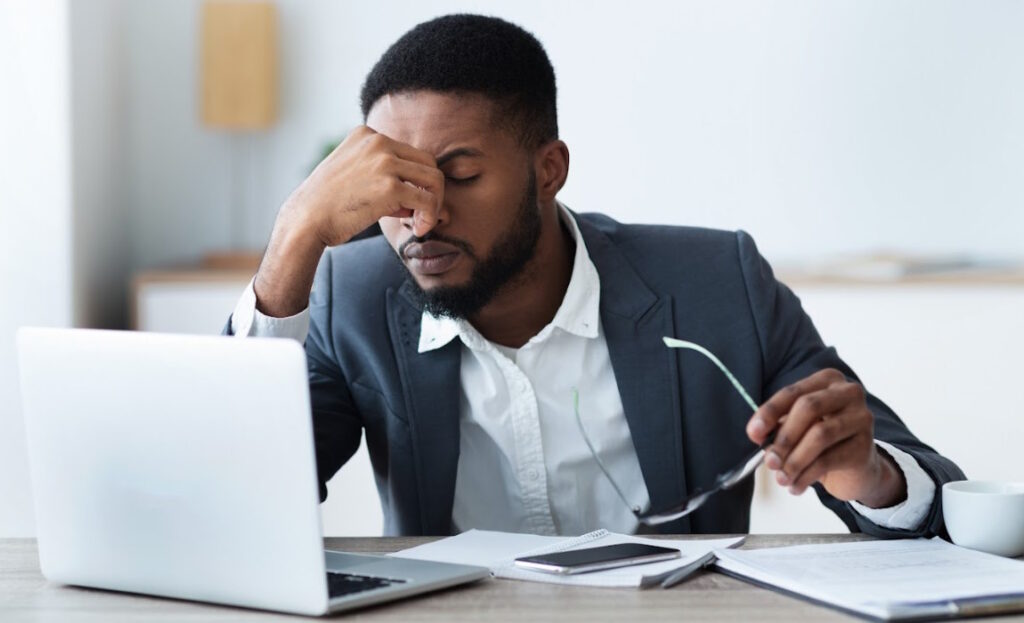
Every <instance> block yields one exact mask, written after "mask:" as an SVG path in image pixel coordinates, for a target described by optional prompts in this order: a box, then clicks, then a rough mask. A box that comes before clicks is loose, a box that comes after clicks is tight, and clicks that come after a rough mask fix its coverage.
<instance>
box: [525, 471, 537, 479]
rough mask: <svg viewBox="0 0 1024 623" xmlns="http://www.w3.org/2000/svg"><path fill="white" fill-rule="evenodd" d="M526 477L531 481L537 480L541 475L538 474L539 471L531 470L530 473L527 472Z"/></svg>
mask: <svg viewBox="0 0 1024 623" xmlns="http://www.w3.org/2000/svg"><path fill="white" fill-rule="evenodd" d="M526 477H527V478H529V479H530V480H537V478H539V477H540V473H539V472H537V470H535V469H531V470H529V471H528V472H526Z"/></svg>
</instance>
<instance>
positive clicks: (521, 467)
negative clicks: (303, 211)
mask: <svg viewBox="0 0 1024 623" xmlns="http://www.w3.org/2000/svg"><path fill="white" fill-rule="evenodd" d="M561 216H562V219H563V221H564V222H565V224H566V226H567V227H568V228H569V230H570V232H571V234H572V236H573V238H574V239H575V241H576V255H575V258H574V260H573V269H572V275H571V277H570V280H569V286H568V288H567V290H566V293H565V297H564V299H563V300H562V304H561V306H560V307H559V308H558V311H557V312H556V313H555V317H554V318H553V319H552V321H551V323H550V324H548V325H547V326H546V327H544V328H543V329H542V330H541V331H540V333H538V334H537V335H535V336H534V337H533V338H531V339H530V341H529V342H527V343H526V344H524V345H523V346H522V348H519V349H512V348H507V347H503V346H499V345H497V344H494V343H492V342H490V341H488V340H486V339H485V338H484V337H483V336H482V335H480V333H479V332H478V331H477V330H476V329H474V328H473V326H472V325H471V324H470V323H469V322H467V321H466V320H454V319H451V318H437V317H434V316H431V315H430V314H428V313H426V312H424V314H423V317H422V319H421V328H420V341H419V352H421V353H423V352H427V351H430V350H434V349H437V348H441V347H442V346H444V345H445V344H448V343H449V342H450V341H452V340H454V339H456V338H457V339H459V340H460V342H461V349H462V357H461V366H460V381H461V382H460V386H461V396H460V407H459V408H460V417H459V422H460V427H459V431H460V454H459V463H458V471H457V476H456V482H455V501H454V507H453V510H452V522H453V524H454V526H455V528H456V529H458V530H468V529H470V528H480V529H488V530H504V531H509V532H530V533H536V534H571V535H575V534H583V533H585V532H588V531H591V530H594V529H597V528H607V529H609V530H612V531H614V532H621V533H634V532H636V531H637V529H638V528H639V524H638V522H637V520H636V518H635V517H634V515H633V513H632V511H631V510H630V508H628V507H627V506H626V504H624V503H623V501H622V500H621V499H620V498H619V496H618V494H617V493H616V492H615V489H614V486H613V485H612V483H610V482H609V481H608V478H607V477H606V476H605V475H604V474H603V473H602V472H601V470H600V467H599V466H598V464H597V461H595V460H594V458H593V457H592V455H591V453H590V450H589V449H588V448H587V445H586V441H585V440H584V439H583V437H582V435H581V434H580V431H579V428H578V425H577V423H576V419H575V416H574V413H573V398H572V391H573V389H574V388H575V389H576V390H577V391H578V393H579V411H580V416H581V419H582V422H583V426H584V427H585V428H586V432H587V436H588V437H589V439H590V441H591V443H592V444H593V445H594V448H595V450H596V451H597V453H598V455H599V456H600V457H601V460H602V461H603V462H604V465H605V467H606V468H607V469H608V471H609V472H610V474H611V477H612V478H613V479H614V480H615V483H616V484H617V485H618V486H619V487H620V488H621V489H622V491H623V492H624V494H625V495H626V496H627V500H628V502H629V503H630V505H631V506H636V507H639V508H643V509H646V508H647V507H648V505H649V497H648V492H647V487H646V485H645V484H644V480H643V476H642V473H641V471H640V463H639V460H638V459H637V455H636V450H635V448H634V447H633V439H632V437H631V435H630V432H629V426H628V424H627V422H626V417H625V413H624V411H623V407H622V400H621V397H620V396H619V392H618V387H617V385H616V383H615V376H614V374H613V371H612V366H611V358H610V356H609V354H608V346H607V343H606V341H605V337H604V333H603V331H602V328H601V322H600V313H599V311H600V289H601V288H600V278H599V276H598V274H597V269H596V268H595V267H594V264H593V263H592V262H591V260H590V255H589V254H588V253H587V249H586V245H585V244H584V242H583V239H582V237H581V236H580V233H579V229H578V228H577V226H576V222H575V220H574V219H573V217H572V214H571V213H570V212H569V211H568V210H566V209H565V208H564V207H562V208H561ZM308 328H309V311H308V309H307V310H303V311H302V312H300V313H298V314H296V315H294V316H290V317H288V318H271V317H268V316H265V315H264V314H262V313H260V312H259V311H258V310H257V309H256V296H255V294H254V291H253V285H252V283H250V284H249V286H248V288H247V289H246V291H245V293H243V295H242V298H241V299H240V300H239V302H238V306H237V307H236V309H235V314H234V316H233V317H232V331H233V332H234V333H235V334H236V335H239V336H259V337H291V338H294V339H296V340H299V341H300V342H301V341H305V337H306V333H307V332H308ZM876 443H877V444H878V446H879V447H880V448H882V449H883V450H884V451H885V452H887V453H888V454H890V455H891V456H892V457H893V459H895V461H896V463H897V465H899V467H900V469H901V470H902V471H903V474H904V477H905V478H906V481H907V499H906V500H904V501H903V502H901V503H900V504H897V505H896V506H892V507H888V508H880V509H873V508H868V507H866V506H864V505H862V504H858V503H857V502H852V503H851V505H852V507H853V508H854V509H855V510H856V511H857V512H858V513H860V514H861V515H863V516H864V517H866V518H867V519H869V520H870V521H872V522H873V523H875V524H877V525H879V526H883V527H887V528H896V529H912V528H916V527H917V526H918V525H919V524H920V523H921V521H922V520H923V519H924V518H925V515H927V513H928V510H929V508H930V507H931V503H932V500H933V498H934V495H935V484H934V483H933V482H932V479H931V478H930V477H929V476H928V475H927V474H926V473H925V472H924V470H923V469H922V468H921V466H920V465H919V464H918V463H917V460H916V459H914V457H912V456H911V455H909V454H907V453H906V452H903V451H901V450H899V449H897V448H894V447H893V446H891V445H890V444H888V443H885V442H883V441H878V440H876Z"/></svg>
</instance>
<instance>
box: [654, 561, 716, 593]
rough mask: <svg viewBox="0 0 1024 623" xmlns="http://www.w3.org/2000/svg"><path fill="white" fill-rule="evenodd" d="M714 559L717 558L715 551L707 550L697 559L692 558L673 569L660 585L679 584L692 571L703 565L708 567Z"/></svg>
mask: <svg viewBox="0 0 1024 623" xmlns="http://www.w3.org/2000/svg"><path fill="white" fill-rule="evenodd" d="M715 560H717V558H716V557H715V553H714V552H708V553H706V554H704V555H703V556H701V557H700V558H698V559H697V560H694V561H693V562H691V563H689V564H688V565H686V566H685V567H680V568H679V569H677V570H675V571H673V572H672V574H671V575H669V576H668V577H666V578H665V579H664V580H662V581H661V587H662V588H670V587H672V586H675V585H676V584H679V583H680V582H682V581H683V580H685V579H687V578H689V577H690V576H691V575H693V574H694V573H696V572H698V571H700V570H701V569H703V568H704V567H710V566H711V565H713V564H714V563H715Z"/></svg>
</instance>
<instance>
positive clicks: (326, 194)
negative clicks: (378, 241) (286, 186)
mask: <svg viewBox="0 0 1024 623" xmlns="http://www.w3.org/2000/svg"><path fill="white" fill-rule="evenodd" d="M443 201H444V173H442V172H441V170H440V169H438V168H437V162H436V161H435V159H434V157H433V156H432V155H431V154H429V153H427V152H425V151H422V150H419V149H416V148H415V147H412V146H411V145H406V144H405V143H400V142H398V141H395V140H392V139H390V138H388V137H386V136H384V135H382V134H378V133H376V132H374V131H373V130H371V129H370V128H368V127H366V126H360V127H358V128H356V129H355V130H353V131H352V132H351V133H350V134H349V135H348V137H346V138H345V140H344V141H343V142H342V143H341V144H340V145H338V147H337V148H335V149H334V151H332V152H331V153H330V154H329V155H328V156H327V157H326V158H324V160H323V161H322V162H321V163H320V164H319V165H317V167H316V169H314V170H313V172H312V173H311V174H310V175H309V177H307V178H306V179H305V181H303V182H302V184H301V185H299V187H298V188H297V189H295V191H294V192H292V194H291V195H290V196H289V197H288V199H287V200H286V201H285V202H284V205H282V206H281V209H280V210H279V211H278V215H277V220H276V221H275V223H274V230H273V233H272V234H271V236H270V244H269V245H268V247H267V251H266V253H265V254H264V256H263V261H262V262H261V263H260V268H259V271H258V272H257V273H256V280H255V284H254V286H255V290H256V307H257V309H259V310H260V312H262V313H264V314H266V315H268V316H273V317H278V318H281V317H285V316H291V315H294V314H296V313H298V312H300V311H302V310H303V309H305V308H306V306H307V305H308V302H309V292H310V289H311V288H312V286H313V277H314V275H315V274H316V266H317V263H318V262H319V261H320V256H321V255H322V254H323V251H324V249H325V248H326V247H329V246H335V245H339V244H342V243H344V242H347V241H348V240H349V239H351V238H352V237H353V236H355V235H356V234H358V233H359V232H361V231H363V230H364V229H366V228H367V227H369V226H370V225H372V224H374V223H375V222H377V220H379V219H380V218H382V217H386V216H387V217H396V218H409V217H411V218H412V219H413V220H412V229H413V233H414V234H415V235H417V236H422V235H424V234H426V233H427V232H428V231H430V230H431V229H432V228H433V227H434V225H435V224H436V223H437V219H438V213H439V212H440V211H441V205H442V203H443Z"/></svg>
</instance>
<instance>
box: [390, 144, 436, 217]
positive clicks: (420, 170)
mask: <svg viewBox="0 0 1024 623" xmlns="http://www.w3.org/2000/svg"><path fill="white" fill-rule="evenodd" d="M389 166H390V167H391V170H392V172H393V174H394V175H396V176H397V177H398V179H400V180H402V181H403V182H407V183H409V184H412V185H413V186H416V187H419V188H421V189H423V190H426V191H427V192H429V193H430V194H431V195H432V196H433V204H432V205H430V206H428V207H427V208H423V211H424V213H423V214H421V215H418V218H419V220H421V221H422V222H423V223H425V224H427V225H429V227H433V226H434V225H435V224H437V220H438V213H439V212H440V211H441V206H442V205H443V203H444V173H443V172H442V171H441V170H440V169H438V168H436V167H428V166H426V165H423V164H420V163H418V162H411V161H409V160H402V159H400V158H398V157H395V158H394V159H393V161H391V162H390V163H389ZM424 233H425V232H424ZM417 235H422V234H419V233H418V234H417Z"/></svg>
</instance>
